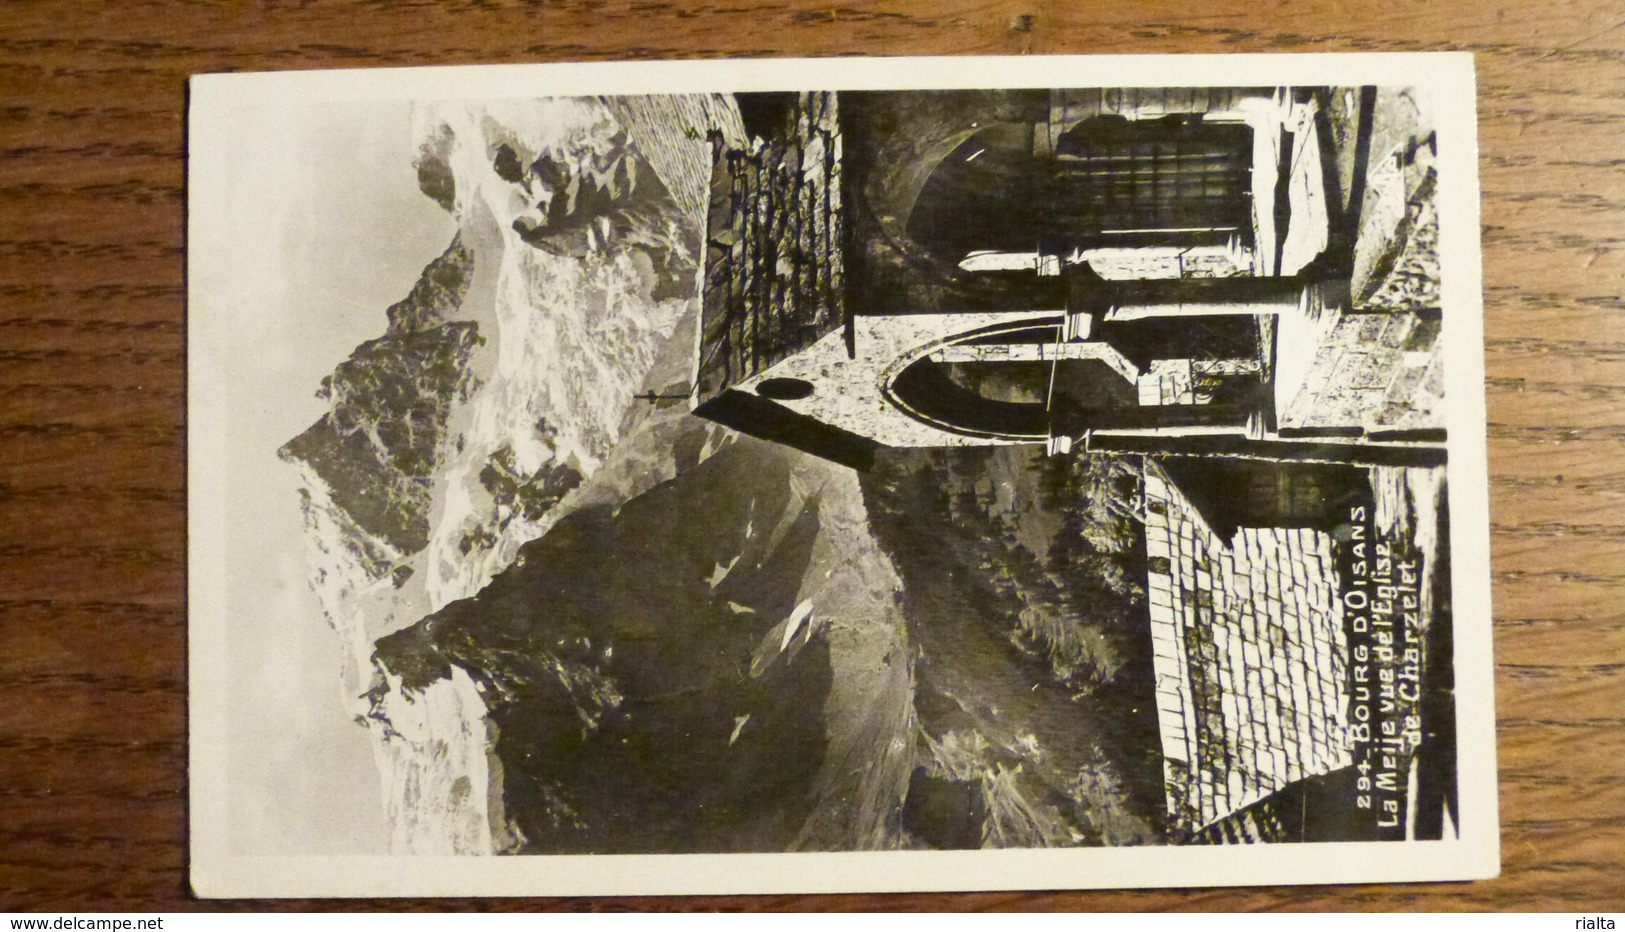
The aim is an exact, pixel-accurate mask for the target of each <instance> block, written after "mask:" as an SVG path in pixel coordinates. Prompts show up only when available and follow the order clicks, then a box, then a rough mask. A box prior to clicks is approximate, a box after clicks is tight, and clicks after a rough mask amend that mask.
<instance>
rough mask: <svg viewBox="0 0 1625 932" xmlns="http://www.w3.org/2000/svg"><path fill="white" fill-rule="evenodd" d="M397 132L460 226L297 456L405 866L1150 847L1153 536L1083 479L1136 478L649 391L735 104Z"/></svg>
mask: <svg viewBox="0 0 1625 932" xmlns="http://www.w3.org/2000/svg"><path fill="white" fill-rule="evenodd" d="M416 124H417V129H416V132H417V135H418V138H419V139H420V140H421V145H420V150H419V157H418V160H417V170H418V178H419V183H420V187H421V188H422V191H423V193H424V195H425V196H426V197H430V198H432V199H434V200H435V201H436V202H438V203H439V204H440V205H441V206H442V207H444V208H445V209H446V210H448V211H449V212H451V214H452V215H453V216H454V217H455V218H456V220H457V227H458V229H457V233H456V236H455V237H454V239H453V240H452V241H451V242H450V243H449V244H448V246H447V248H446V251H445V253H444V254H443V255H442V256H440V257H438V258H437V259H435V260H434V261H433V262H431V263H430V264H429V265H428V266H427V267H426V268H425V269H424V270H423V274H422V276H421V278H420V280H419V281H418V282H417V283H416V284H415V285H414V286H413V287H412V288H411V290H410V292H409V293H408V294H407V296H406V297H404V298H403V299H402V300H401V301H400V302H398V303H396V304H395V305H393V306H392V307H390V308H389V309H388V310H387V313H386V315H385V321H384V324H383V327H382V331H383V332H382V333H381V335H380V336H379V337H378V338H376V339H374V340H370V341H368V342H366V343H363V344H362V345H360V346H358V347H357V348H356V350H355V352H354V353H353V354H352V356H351V358H350V359H349V360H347V361H346V362H344V363H343V364H341V365H340V366H339V367H338V368H337V369H336V370H335V372H334V373H333V375H332V376H331V377H329V378H328V379H326V380H325V381H324V383H323V385H322V387H321V397H323V398H324V399H325V400H326V401H327V403H328V405H329V408H328V412H327V413H326V414H325V415H324V416H323V417H322V418H321V419H320V420H318V421H317V422H316V423H315V424H313V425H312V426H311V427H310V428H309V429H307V430H306V431H305V432H303V433H302V434H300V435H299V436H298V437H296V438H294V439H292V440H290V441H289V442H288V443H287V444H286V445H285V446H284V447H283V449H282V451H281V453H282V456H283V458H284V459H285V460H287V461H288V462H289V463H291V464H293V465H294V467H296V468H297V469H299V470H300V474H301V479H302V486H303V492H302V506H303V508H304V513H305V518H306V525H307V541H308V549H309V554H310V558H311V586H312V588H313V590H314V591H315V593H316V594H317V596H318V597H319V599H320V602H321V605H322V607H323V609H324V612H325V614H326V616H327V618H328V620H329V622H330V623H331V624H332V625H333V626H334V627H335V629H336V630H337V631H338V632H339V633H340V635H341V637H342V638H343V639H344V641H345V643H346V644H348V645H349V646H350V648H351V654H352V658H353V663H352V664H351V665H350V668H349V670H348V671H347V673H346V677H345V682H344V684H343V695H344V696H345V701H347V702H349V703H350V704H351V711H352V712H353V714H354V716H355V719H356V721H357V722H358V723H359V724H360V725H361V726H363V727H365V728H366V729H367V731H368V734H369V736H370V738H371V740H372V743H373V750H374V756H375V760H376V762H377V764H378V769H379V774H380V780H381V781H382V785H383V787H384V791H385V792H384V795H385V809H386V815H387V818H388V821H389V826H390V830H391V837H392V841H393V848H394V850H395V851H396V852H397V853H401V854H493V853H520V852H524V853H531V852H554V851H582V852H585V851H697V850H713V851H747V850H850V849H864V848H887V847H920V846H937V847H974V846H978V845H1047V844H1080V843H1082V844H1095V843H1132V842H1139V841H1144V840H1148V839H1150V838H1152V837H1153V836H1154V834H1155V828H1156V824H1155V823H1156V817H1155V814H1154V813H1153V812H1151V811H1150V810H1152V809H1155V808H1156V806H1157V805H1159V804H1160V800H1158V799H1156V798H1155V795H1156V794H1155V790H1156V789H1157V787H1156V785H1155V784H1154V783H1153V784H1152V785H1151V786H1150V793H1149V796H1148V795H1147V792H1146V791H1143V788H1141V789H1139V790H1136V789H1133V788H1125V784H1128V783H1132V782H1134V778H1136V777H1137V775H1138V773H1139V771H1141V770H1144V769H1145V767H1144V766H1143V764H1144V762H1143V761H1142V760H1140V757H1143V754H1141V751H1140V750H1139V745H1136V744H1134V742H1135V740H1137V739H1135V738H1133V737H1132V736H1130V737H1124V733H1125V730H1133V729H1134V728H1139V727H1140V725H1141V724H1143V723H1142V722H1141V721H1140V720H1141V719H1142V718H1144V715H1143V714H1142V713H1144V712H1148V711H1149V709H1150V706H1149V705H1148V704H1147V703H1145V702H1141V701H1139V700H1138V699H1136V698H1134V696H1133V695H1131V693H1132V684H1133V682H1134V676H1135V675H1136V673H1135V671H1136V670H1139V671H1140V672H1141V673H1143V672H1144V670H1146V669H1149V667H1148V666H1147V665H1146V664H1145V663H1143V662H1142V661H1143V660H1144V658H1143V657H1139V655H1138V654H1137V653H1136V651H1137V650H1139V648H1138V647H1136V646H1135V645H1136V644H1137V642H1136V641H1134V637H1133V636H1130V635H1128V634H1125V631H1127V630H1128V629H1129V628H1132V629H1133V631H1135V632H1139V630H1140V628H1139V627H1138V626H1137V625H1136V624H1135V623H1134V622H1135V621H1136V619H1134V618H1132V617H1130V616H1132V615H1133V613H1134V612H1135V611H1139V610H1143V604H1142V603H1143V598H1142V597H1141V595H1140V594H1138V592H1137V590H1135V589H1134V587H1133V586H1132V585H1130V584H1128V583H1125V582H1123V578H1126V577H1124V575H1123V574H1124V573H1125V572H1126V571H1125V569H1124V567H1125V566H1128V565H1130V563H1131V562H1132V559H1134V558H1135V556H1134V555H1135V554H1140V553H1142V552H1143V546H1139V545H1135V544H1134V543H1133V541H1134V538H1133V534H1132V532H1125V533H1117V532H1116V531H1114V530H1113V529H1112V527H1110V526H1108V525H1109V519H1108V518H1105V517H1099V516H1096V517H1094V518H1091V517H1089V514H1086V513H1085V512H1087V508H1083V506H1080V505H1078V502H1080V501H1082V500H1083V497H1085V496H1084V493H1081V492H1077V491H1076V489H1074V488H1073V487H1074V486H1076V487H1077V488H1080V489H1081V488H1084V487H1086V486H1087V487H1088V489H1089V491H1088V493H1087V495H1090V496H1094V497H1096V498H1102V497H1104V498H1110V495H1107V494H1104V493H1100V489H1104V488H1106V487H1107V486H1108V485H1110V483H1113V482H1118V481H1120V480H1125V477H1126V478H1127V480H1128V481H1131V480H1132V476H1133V469H1132V468H1129V467H1124V469H1126V470H1127V471H1126V472H1123V471H1122V470H1118V471H1113V470H1112V469H1107V470H1106V471H1104V472H1100V473H1099V475H1096V474H1095V473H1093V472H1090V471H1089V469H1088V468H1086V467H1079V469H1080V470H1081V472H1079V473H1078V475H1076V476H1070V475H1069V476H1061V475H1059V474H1057V475H1056V476H1052V477H1049V478H1048V479H1045V478H1043V477H1041V476H1040V472H1039V470H1038V468H1037V466H1036V465H1035V463H1036V461H1034V460H1032V459H1031V457H1030V455H1026V454H1020V453H1018V452H1015V451H1006V452H987V453H985V454H984V453H965V454H963V455H961V456H959V457H958V458H957V459H954V460H953V461H952V462H949V461H946V460H940V458H939V457H938V456H937V454H930V453H919V454H899V455H897V456H892V457H888V458H887V459H886V462H885V463H884V464H883V468H882V469H881V470H880V471H879V472H877V473H876V474H873V475H870V476H866V477H859V476H858V475H857V474H856V473H854V472H852V471H851V470H848V469H846V468H844V467H840V466H836V465H833V464H831V463H828V462H826V461H823V460H819V459H816V458H813V457H810V456H807V455H805V454H802V453H799V452H797V451H794V450H791V449H789V448H787V447H782V446H779V445H775V444H771V443H766V442H763V441H758V440H754V439H751V438H747V437H740V436H739V435H736V434H734V433H733V432H731V431H728V430H726V429H724V428H722V427H720V426H718V425H715V424H711V423H709V422H706V421H703V420H700V419H697V418H695V417H693V416H692V415H690V414H688V413H687V405H686V404H685V403H684V402H682V401H681V400H676V401H666V402H658V401H656V402H651V401H650V400H644V399H640V398H638V397H637V396H638V395H642V394H646V393H648V392H650V391H653V392H654V393H656V394H657V395H658V394H668V395H673V394H675V395H681V394H683V392H684V391H685V390H686V388H687V386H688V384H689V380H690V378H691V376H692V372H693V364H694V354H695V345H696V344H695V332H696V329H697V316H698V312H699V297H698V294H699V289H698V284H699V283H698V274H699V272H698V268H699V265H700V263H699V251H700V249H701V248H702V233H703V224H704V219H705V215H706V207H707V203H708V182H709V176H710V149H709V144H708V142H707V140H706V132H707V131H709V130H715V131H718V132H721V133H722V134H723V135H724V137H726V138H729V139H730V141H732V142H734V143H736V144H737V143H738V142H739V140H740V139H741V138H742V136H743V132H744V130H743V127H742V125H741V120H740V117H739V113H738V110H737V108H736V107H735V105H734V103H733V101H732V99H731V98H722V97H690V96H680V97H651V98H617V99H613V100H592V99H569V100H513V101H497V102H480V103H455V102H454V103H437V104H434V105H432V106H426V107H425V108H424V109H422V110H421V111H420V112H419V113H417V115H416ZM1119 465H1121V464H1119ZM1114 468H1115V467H1114ZM1052 471H1053V470H1052ZM1044 482H1048V483H1049V486H1053V487H1054V488H1055V489H1061V490H1063V491H1065V492H1066V494H1067V495H1071V496H1072V499H1069V501H1072V500H1073V499H1076V501H1072V504H1071V505H1067V506H1065V507H1063V506H1062V505H1060V504H1057V503H1056V502H1054V501H1047V500H1046V501H1047V503H1046V501H1040V499H1042V498H1043V496H1044V494H1048V493H1043V489H1041V488H1040V486H1041V485H1042V484H1043V483H1044ZM1091 482H1092V483H1094V485H1089V483H1091ZM1049 486H1045V488H1048V487H1049ZM1097 487H1098V488H1097ZM992 490H998V491H997V493H996V494H994V492H993V491H992ZM1066 490H1070V491H1066ZM1041 493H1043V494H1041ZM1056 494H1060V493H1056ZM1051 497H1053V496H1051ZM1080 508H1083V510H1081V511H1080V510H1079V509H1080ZM1069 509H1070V510H1069ZM1091 514H1092V513H1091ZM1102 514H1104V513H1102ZM1102 522H1106V523H1102ZM1090 535H1093V537H1091V536H1090ZM1114 535H1115V536H1114ZM1088 540H1097V543H1098V546H1096V545H1094V544H1089V543H1087V541H1088ZM1119 545H1120V546H1119ZM1136 546H1139V549H1138V550H1136V549H1135V547H1136ZM1058 547H1059V548H1060V549H1059V550H1057V549H1056V548H1058ZM1113 547H1118V551H1114V550H1113V549H1112V548H1113ZM1080 548H1081V550H1080ZM1119 551H1121V552H1119ZM1052 552H1054V553H1063V552H1064V554H1065V555H1066V559H1067V560H1069V561H1073V562H1074V563H1076V564H1077V565H1078V566H1080V567H1083V568H1084V569H1083V570H1079V571H1078V572H1079V573H1082V572H1087V573H1089V574H1094V573H1097V571H1098V573H1099V575H1100V578H1101V579H1104V580H1108V582H1100V583H1096V582H1088V581H1083V580H1082V579H1081V577H1078V578H1074V577H1075V576H1077V573H1073V574H1072V575H1068V573H1067V572H1061V571H1055V570H1053V569H1046V566H1048V564H1049V563H1051V562H1053V561H1051V554H1052ZM1080 553H1081V554H1082V556H1081V557H1080ZM1090 561H1093V562H1090ZM1125 561H1128V562H1125ZM1113 573H1115V574H1116V576H1113V575H1112V574H1113ZM1120 577H1121V578H1120ZM1091 578H1093V577H1091ZM1112 579H1116V580H1117V582H1116V583H1111V582H1110V580H1112ZM978 580H980V582H979V581H978ZM1114 586H1115V588H1114ZM1136 600H1139V601H1136ZM1090 612H1093V613H1095V615H1097V616H1098V617H1091V618H1086V617H1084V616H1085V615H1087V614H1089V613H1090ZM1125 625H1126V627H1125ZM1136 636H1137V635H1136ZM1137 664H1138V666H1137ZM1017 713H1019V714H1017ZM1119 713H1121V714H1119ZM1143 744H1144V748H1145V749H1154V747H1155V745H1154V742H1153V741H1151V740H1150V739H1147V740H1146V741H1145V742H1143ZM1129 745H1134V747H1135V748H1136V750H1134V752H1133V754H1128V753H1127V752H1125V751H1124V748H1125V747H1127V746H1129ZM1130 757H1133V759H1132V760H1130V759H1129V758H1130ZM1125 761H1126V763H1125ZM1141 782H1144V781H1141Z"/></svg>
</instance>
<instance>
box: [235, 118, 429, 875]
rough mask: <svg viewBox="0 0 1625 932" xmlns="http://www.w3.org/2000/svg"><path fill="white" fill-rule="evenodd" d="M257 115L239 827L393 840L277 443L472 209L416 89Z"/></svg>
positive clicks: (258, 841)
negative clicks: (432, 155)
mask: <svg viewBox="0 0 1625 932" xmlns="http://www.w3.org/2000/svg"><path fill="white" fill-rule="evenodd" d="M240 116H241V120H240V122H239V123H238V124H237V125H238V126H239V127H240V129H241V131H240V132H239V133H237V134H236V135H235V137H234V138H233V140H232V143H231V144H232V145H233V146H234V147H235V148H234V151H233V153H232V158H231V161H230V164H231V165H232V175H233V178H232V184H231V190H232V192H233V198H232V203H231V205H230V207H229V210H230V213H231V216H232V218H233V220H232V232H231V234H230V237H231V239H230V243H229V244H228V246H227V248H229V251H230V253H231V255H232V265H231V267H232V268H233V269H235V270H236V274H235V275H234V276H233V278H232V279H231V281H230V284H229V285H228V286H226V287H227V288H229V289H230V290H231V292H232V295H231V298H230V300H229V301H227V302H224V304H225V305H226V306H228V307H231V308H232V309H233V313H234V314H235V315H236V317H235V319H234V320H233V321H232V332H233V339H232V346H231V350H230V352H231V355H232V359H231V362H230V366H231V372H232V376H233V378H232V381H231V388H230V391H231V393H232V398H231V403H230V405H229V408H228V410H230V411H232V412H233V422H232V436H231V451H232V463H231V464H230V467H231V469H232V470H233V474H234V475H233V480H232V483H231V488H232V494H233V500H232V502H231V515H230V518H229V526H230V530H229V532H228V534H229V537H228V546H229V549H230V554H229V557H228V561H229V571H230V576H231V587H230V619H229V623H230V625H231V629H230V637H231V658H232V661H231V662H232V664H233V669H232V671H231V674H232V683H233V693H232V696H233V700H234V701H233V703H232V707H231V709H230V712H229V715H230V721H231V734H232V739H231V757H230V765H229V766H230V770H229V785H230V789H229V794H230V801H229V809H228V813H229V818H230V821H231V826H230V832H229V835H230V837H231V839H232V844H233V846H234V847H236V848H238V849H239V850H240V851H241V852H242V853H253V854H294V853H309V854H328V853H331V854H338V853H357V854H366V853H383V852H385V851H387V841H388V833H387V830H386V827H385V822H384V815H383V804H382V800H381V794H380V790H379V778H378V772H377V769H376V768H375V766H374V764H373V759H372V753H371V750H370V739H368V738H367V736H366V732H365V731H364V730H363V729H362V728H361V727H359V726H357V725H356V724H355V723H354V722H353V721H352V720H351V718H350V715H349V713H348V712H347V711H346V710H345V708H344V707H343V705H342V697H341V695H340V684H341V682H342V681H341V674H340V671H341V669H342V667H341V664H342V663H343V655H342V653H341V648H340V644H339V641H338V638H337V636H336V635H335V634H334V633H333V631H332V629H331V628H330V627H329V626H328V624H327V622H326V621H325V619H324V618H323V617H322V614H321V610H320V608H319V607H318V605H317V602H316V598H315V596H314V595H313V594H312V593H311V592H310V590H309V587H308V585H307V579H308V577H309V575H310V568H309V566H308V565H307V563H306V559H305V555H304V544H303V541H302V537H303V522H302V518H301V515H300V511H299V499H298V495H297V483H296V481H295V472H294V470H293V468H292V467H291V466H288V465H287V464H285V463H283V462H281V461H280V460H279V459H277V457H276V450H277V448H278V447H280V446H281V445H282V444H283V443H285V442H287V441H288V440H289V439H291V438H293V437H294V436H295V435H297V434H298V433H300V432H301V431H303V430H304V429H305V428H306V427H308V426H309V425H310V424H311V423H312V422H314V421H315V420H316V419H318V418H319V417H320V416H321V415H322V414H323V412H324V411H325V405H324V404H323V403H322V402H320V401H318V400H317V399H316V398H315V395H314V393H315V391H316V389H317V387H318V386H319V383H320V381H321V379H322V377H323V376H325V375H327V374H329V373H330V372H332V370H333V368H334V366H336V365H337V364H338V363H339V362H340V361H342V360H343V359H345V358H347V357H348V356H349V355H350V352H351V350H353V349H354V347H355V346H356V345H357V344H358V343H361V342H362V341H364V340H368V339H371V338H374V337H377V336H380V335H381V334H382V333H383V331H384V327H385V324H386V318H385V314H384V311H385V309H386V308H387V307H388V306H389V305H390V304H393V303H394V302H396V301H399V300H400V299H401V298H403V297H405V296H406V293H407V292H408V291H409V290H410V289H411V287H412V285H413V283H414V282H416V281H417V278H418V276H419V274H420V273H421V271H422V269H423V266H424V265H426V264H427V263H428V262H429V261H430V260H431V259H433V258H434V257H436V256H438V255H440V254H441V253H442V252H444V251H445V249H446V246H447V245H448V244H449V243H450V242H451V238H452V236H453V234H454V233H455V223H454V221H453V219H452V218H451V216H450V215H449V214H447V213H446V212H445V211H443V210H442V209H441V208H440V207H439V206H438V205H436V204H435V203H434V202H433V201H431V200H430V199H429V198H427V197H425V196H424V195H423V194H422V193H421V192H419V190H418V187H417V176H416V172H415V170H414V169H413V168H412V159H413V157H414V156H415V154H416V145H415V143H414V140H413V138H412V134H411V105H410V104H409V103H407V102H401V101H392V102H383V103H378V102H372V103H367V104H364V105H360V104H344V105H336V104H315V105H305V107H304V108H303V109H298V108H294V107H290V106H281V105H279V106H276V107H274V108H273V107H262V108H260V109H257V110H253V111H248V112H244V113H242V114H241V115H240ZM239 231H240V232H239Z"/></svg>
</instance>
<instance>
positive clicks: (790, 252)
mask: <svg viewBox="0 0 1625 932" xmlns="http://www.w3.org/2000/svg"><path fill="white" fill-rule="evenodd" d="M792 122H793V129H792V130H791V131H790V132H788V133H787V134H786V136H785V138H782V139H770V140H753V141H752V142H751V144H750V145H749V146H746V147H742V148H741V147H729V146H728V144H727V141H726V140H720V141H719V143H718V145H717V157H716V160H715V162H714V164H713V166H712V173H711V186H710V191H711V195H710V204H709V218H710V219H709V223H708V230H707V238H706V256H705V305H704V314H703V320H702V323H701V328H702V329H701V350H700V351H701V360H700V371H699V394H700V398H701V399H702V400H704V399H707V398H710V397H713V396H715V395H716V394H717V393H719V392H721V391H722V389H724V388H726V387H728V386H735V385H739V384H741V383H742V382H744V381H746V380H748V379H750V378H752V377H753V376H756V375H759V374H761V373H762V372H764V371H765V370H767V369H768V368H770V367H772V366H773V365H774V364H775V363H778V362H781V361H783V360H785V359H787V358H789V357H790V356H792V355H793V354H795V353H796V352H798V351H800V350H802V349H804V348H806V347H808V346H811V345H812V344H813V343H815V342H817V340H818V339H819V338H820V337H823V336H824V335H826V334H828V333H830V332H831V331H832V330H834V329H836V328H838V327H839V326H840V324H841V322H842V318H843V314H842V292H843V290H844V287H845V281H844V270H843V262H842V256H841V248H840V247H841V242H842V222H841V220H842V218H841V136H840V132H839V129H838V127H837V124H836V97H835V95H834V94H832V93H807V94H802V95H801V97H800V100H799V101H798V104H797V108H796V111H795V113H794V116H793V117H792Z"/></svg>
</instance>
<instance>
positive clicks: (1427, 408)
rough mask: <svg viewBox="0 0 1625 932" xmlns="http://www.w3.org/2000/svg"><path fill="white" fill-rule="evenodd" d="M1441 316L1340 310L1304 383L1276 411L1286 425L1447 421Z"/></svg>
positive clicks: (1372, 426) (1407, 426) (1432, 424)
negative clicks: (1440, 333)
mask: <svg viewBox="0 0 1625 932" xmlns="http://www.w3.org/2000/svg"><path fill="white" fill-rule="evenodd" d="M1439 328H1440V320H1439V317H1438V316H1437V315H1434V314H1428V313H1424V312H1417V311H1395V312H1393V313H1387V314H1381V313H1372V314H1350V313H1340V314H1338V315H1337V316H1336V318H1335V319H1334V320H1333V321H1332V322H1331V324H1330V326H1329V327H1328V328H1327V330H1326V332H1325V335H1324V336H1323V337H1322V338H1321V340H1320V345H1319V347H1318V348H1317V349H1316V351H1315V358H1314V362H1313V363H1311V364H1310V366H1309V368H1308V371H1307V373H1306V374H1305V376H1304V377H1303V381H1302V383H1301V385H1299V386H1298V387H1297V388H1296V389H1295V391H1293V392H1292V394H1291V395H1290V396H1289V397H1290V399H1291V400H1290V401H1289V402H1288V403H1287V405H1286V407H1285V409H1284V410H1282V411H1280V412H1279V413H1278V415H1277V417H1278V422H1279V425H1280V426H1281V427H1282V428H1284V429H1303V428H1324V427H1362V428H1364V429H1366V430H1368V431H1375V430H1431V429H1439V428H1443V427H1444V359H1443V354H1442V353H1441V352H1440V346H1439Z"/></svg>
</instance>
